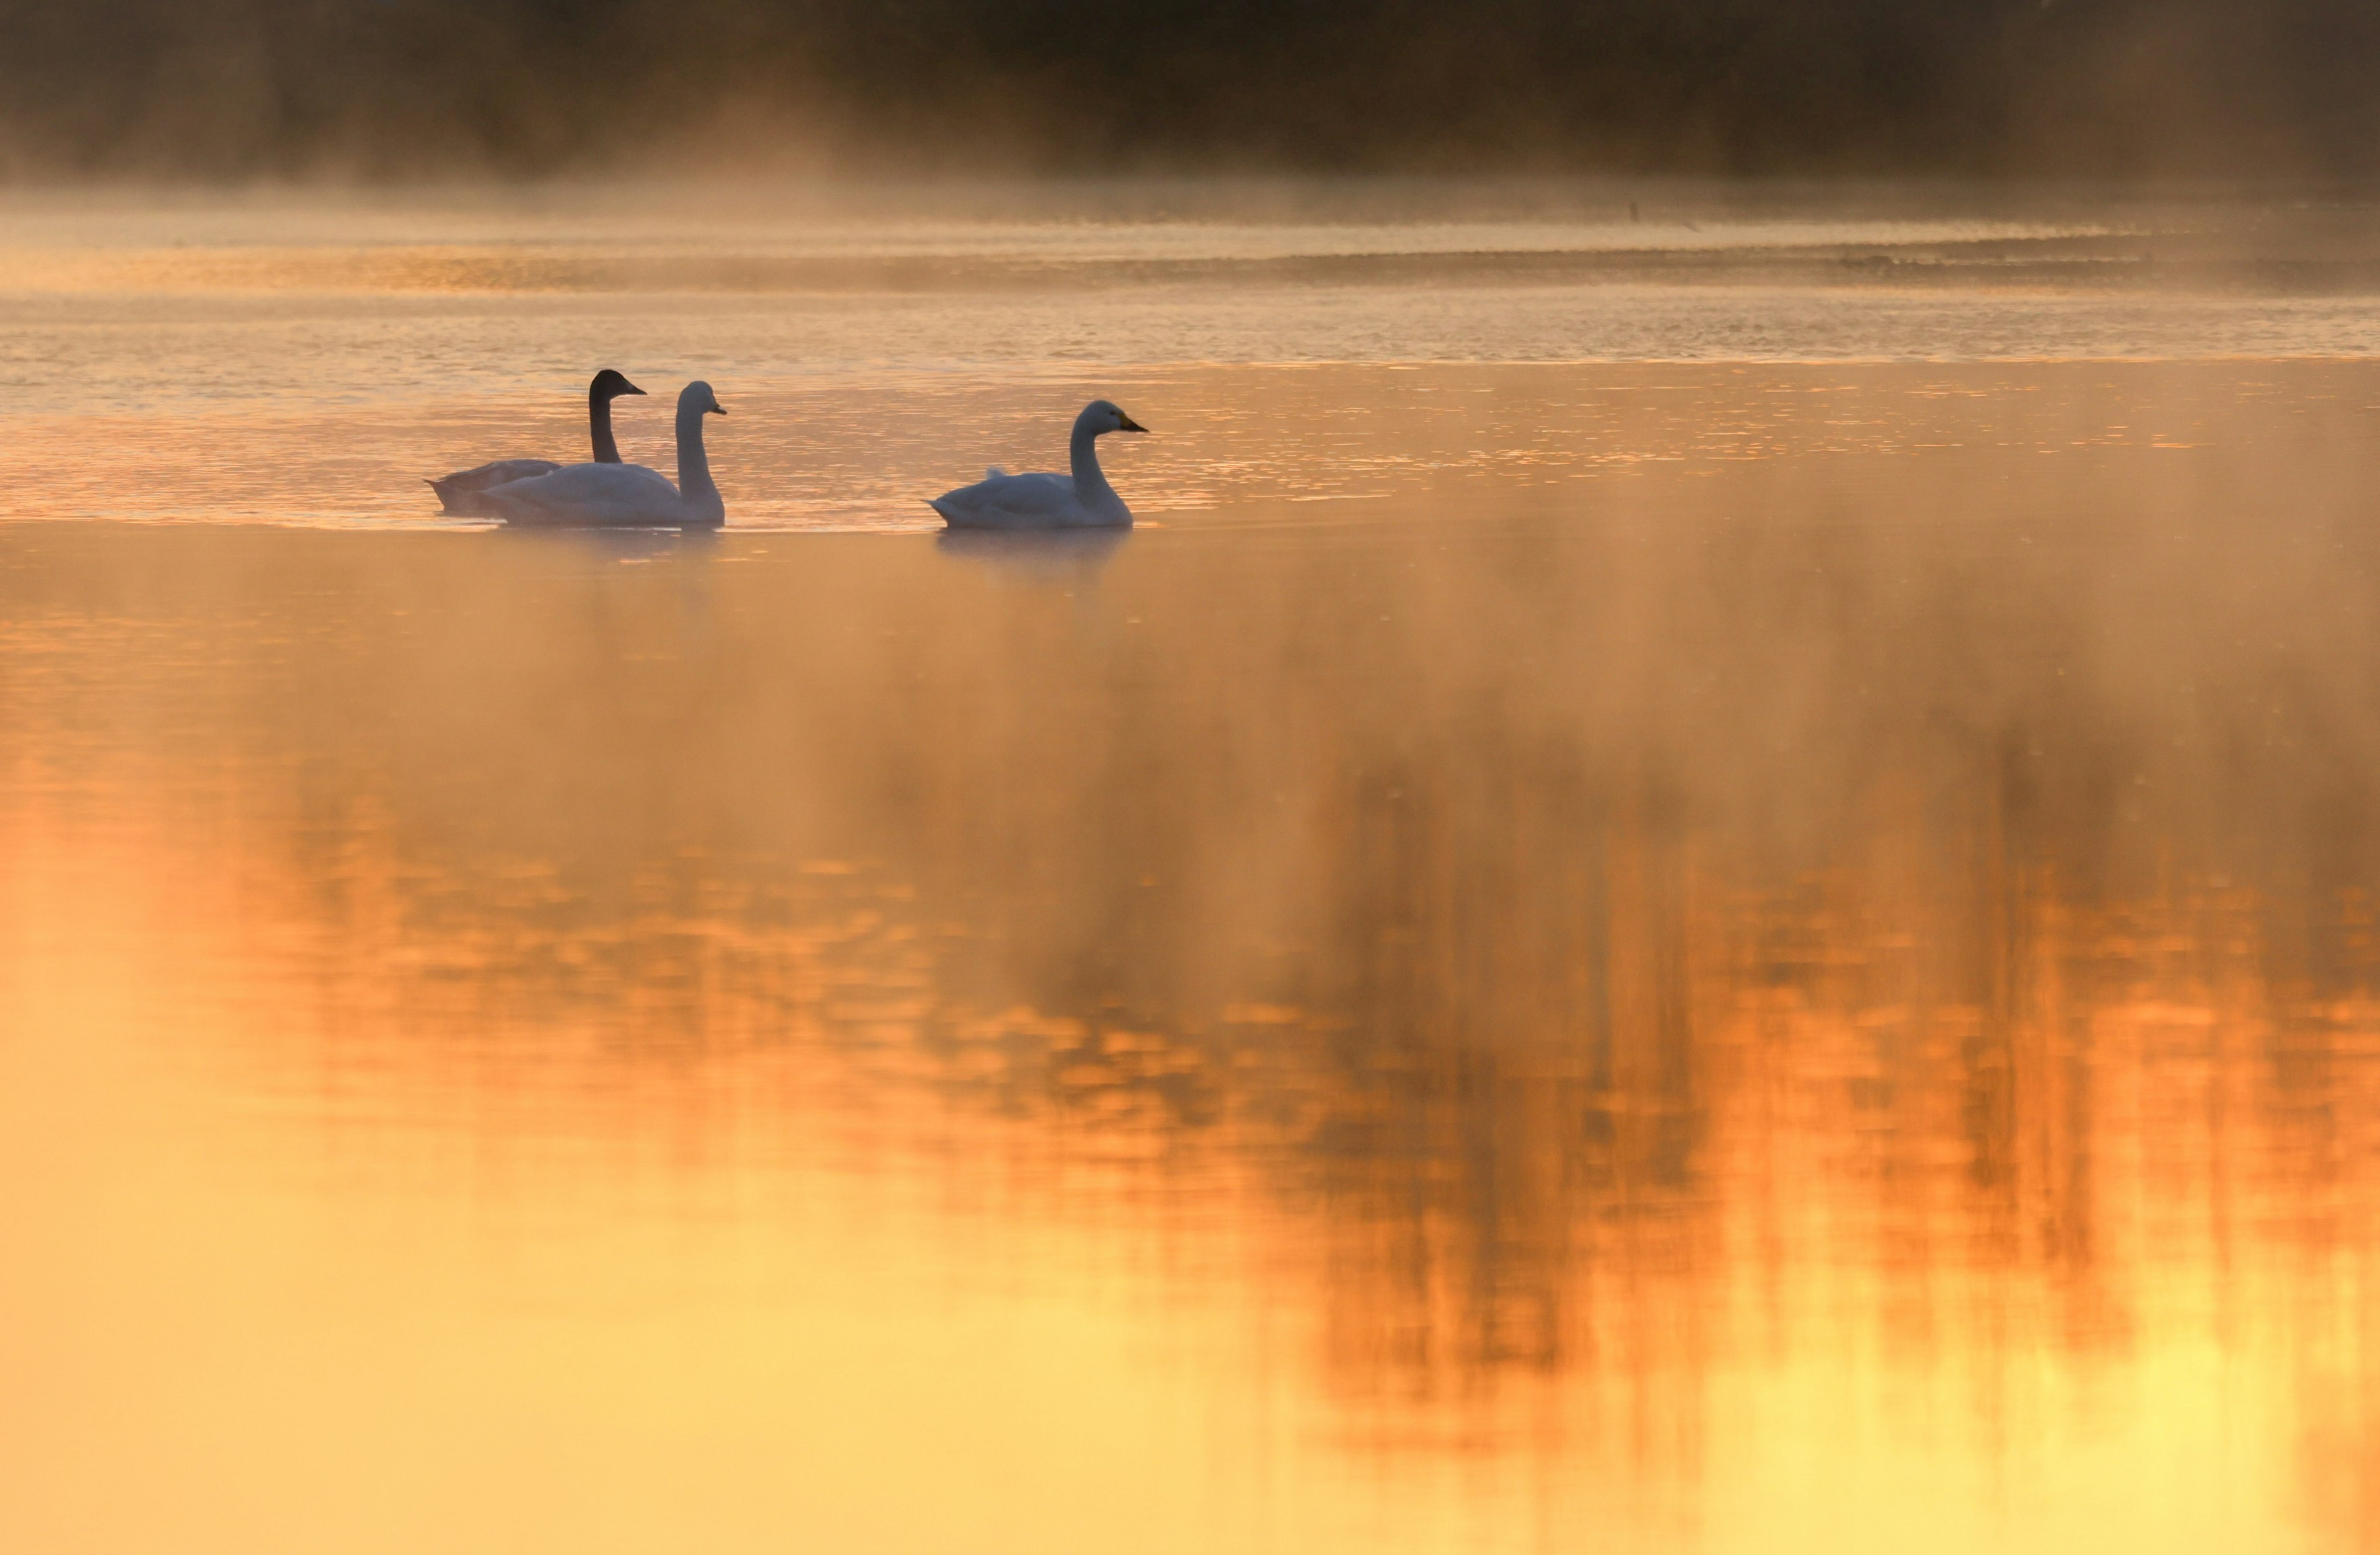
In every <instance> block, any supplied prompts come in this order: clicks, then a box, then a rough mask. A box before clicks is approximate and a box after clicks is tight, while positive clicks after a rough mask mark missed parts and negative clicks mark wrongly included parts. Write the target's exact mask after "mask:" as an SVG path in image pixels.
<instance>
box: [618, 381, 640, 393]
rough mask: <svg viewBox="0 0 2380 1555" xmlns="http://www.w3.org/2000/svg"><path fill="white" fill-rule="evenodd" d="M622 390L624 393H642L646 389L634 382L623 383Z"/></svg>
mask: <svg viewBox="0 0 2380 1555" xmlns="http://www.w3.org/2000/svg"><path fill="white" fill-rule="evenodd" d="M620 392H621V393H622V394H624V395H640V394H643V393H644V392H645V391H644V390H642V389H639V388H638V387H637V386H636V385H635V384H634V383H622V384H621V385H620Z"/></svg>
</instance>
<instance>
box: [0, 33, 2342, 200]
mask: <svg viewBox="0 0 2380 1555" xmlns="http://www.w3.org/2000/svg"><path fill="white" fill-rule="evenodd" d="M2374 67H2380V20H2375V19H2374V17H2373V15H2372V12H2371V9H2370V7H2369V6H2363V5H2359V4H2356V3H2355V0H2291V3H2289V4H2283V5H2273V4H2259V3H2256V0H2182V3H2179V4H2177V3H2174V0H2053V3H2050V4H2043V3H2041V0H1929V3H1927V4H1923V5H1910V4H1897V3H1884V0H1809V3H1806V4H1802V5H1797V6H1791V7H1790V8H1784V9H1780V8H1779V7H1776V6H1763V5H1755V4H1749V3H1747V0H1590V3H1585V4H1577V3H1570V0H1470V3H1469V4H1465V5H1462V6H1445V5H1439V6H1424V5H1416V4H1413V3H1411V0H1322V3H1310V4H1304V5H1295V6H1280V5H1269V6H1257V5H1245V4H1231V3H1217V0H1208V3H1204V4H1197V5H1190V4H1184V3H1179V0H1148V3H1146V4H1141V5H1136V6H1131V7H1129V8H1128V9H1111V8H1101V7H1097V6H1079V5H1075V6H1058V5H1042V4H1016V3H1014V0H905V3H904V4H901V5H897V6H882V5H861V4H852V3H833V0H670V3H667V4H664V3H662V0H572V3H555V0H490V3H487V4H480V5H473V6H455V5H450V4H445V3H443V0H375V3H370V4H362V3H336V4H319V3H313V0H196V3H188V0H178V3H170V4H169V3H167V0H90V3H86V4H80V5H76V6H55V5H44V4H40V3H38V0H13V3H11V4H9V5H7V6H0V159H5V160H0V171H6V172H9V173H13V174H14V175H16V176H23V177H35V178H44V179H56V178H74V177H78V176H92V175H96V176H117V177H120V176H171V177H189V176H196V177H200V178H212V179H225V178H230V179H242V178H254V177H260V176H261V177H287V176H298V177H304V178H316V179H320V178H325V177H328V178H334V179H335V178H340V177H348V176H362V177H367V178H384V177H391V176H395V177H410V178H418V177H422V176H442V175H445V176H453V175H456V174H461V175H466V176H480V175H491V174H492V175H499V176H524V175H546V174H552V173H555V172H565V171H569V172H580V173H585V172H615V171H621V170H626V169H638V168H641V169H644V170H647V171H650V170H651V169H653V168H654V167H656V166H664V165H666V166H675V167H679V168H683V169H688V170H693V171H697V172H699V171H702V170H706V169H707V170H710V171H713V172H716V171H720V170H722V169H724V170H729V171H752V170H756V169H759V170H768V171H778V172H782V171H785V170H788V169H807V170H817V169H820V168H834V169H840V170H843V171H846V172H859V173H863V174H882V173H884V172H887V171H890V170H894V169H909V170H916V169H918V168H926V169H939V170H953V169H955V170H962V171H980V170H983V169H986V168H991V167H1002V168H1007V169H1009V170H1012V171H1013V170H1019V169H1030V170H1039V171H1045V172H1046V171H1070V172H1085V171H1102V170H1105V171H1119V170H1120V171H1131V172H1150V171H1159V170H1173V171H1184V170H1189V171H1198V170H1206V171H1213V170H1247V169H1253V168H1262V169H1272V170H1282V169H1304V170H1308V171H1326V172H1348V171H1415V170H1421V171H1448V170H1462V171H1473V172H1477V171H1490V172H1493V171H1510V170H1512V169H1515V168H1537V169H1544V168H1560V169H1571V170H1577V169H1597V170H1604V171H1628V172H1696V173H1739V174H1740V173H1755V174H1767V175H1774V174H1792V173H1821V174H1843V173H1870V174H1873V173H1897V174H1910V173H1970V174H1972V173H1983V174H1988V175H2003V174H2008V173H2022V174H2031V175H2049V176H2074V175H2086V176H2088V175H2097V176H2106V175H2114V176H2142V175H2149V176H2160V175H2164V176H2170V175H2190V176H2208V175H2211V176H2230V177H2240V176H2248V177H2255V178H2259V179H2269V178H2271V177H2273V176H2300V177H2312V178H2316V179H2322V178H2337V177H2350V178H2356V177H2368V176H2369V175H2370V174H2371V172H2372V171H2373V168H2374V160H2373V159H2374V150H2375V147H2380V121H2375V118H2374V112H2375V110H2374V106H2373V103H2372V100H2371V94H2370V92H2369V91H2368V90H2366V83H2368V81H2369V80H2370V79H2371V78H2372V76H2373V74H2374Z"/></svg>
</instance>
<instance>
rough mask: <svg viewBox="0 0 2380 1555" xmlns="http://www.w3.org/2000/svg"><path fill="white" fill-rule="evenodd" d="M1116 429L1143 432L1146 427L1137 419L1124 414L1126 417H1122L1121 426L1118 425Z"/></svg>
mask: <svg viewBox="0 0 2380 1555" xmlns="http://www.w3.org/2000/svg"><path fill="white" fill-rule="evenodd" d="M1116 430H1117V431H1136V432H1145V431H1147V430H1148V429H1147V427H1144V426H1142V425H1141V424H1140V423H1139V422H1138V421H1135V420H1134V419H1132V418H1131V417H1129V416H1126V417H1125V418H1124V419H1123V426H1121V427H1119V428H1117V429H1116Z"/></svg>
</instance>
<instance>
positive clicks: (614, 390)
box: [587, 367, 645, 399]
mask: <svg viewBox="0 0 2380 1555" xmlns="http://www.w3.org/2000/svg"><path fill="white" fill-rule="evenodd" d="M587 392H588V393H589V394H590V395H594V396H595V397H596V398H597V399H618V398H619V397H620V396H621V395H640V394H643V393H644V392H645V391H644V390H642V389H639V388H638V387H637V386H636V385H635V384H634V383H629V382H628V380H627V378H626V377H625V375H624V374H623V373H622V372H621V371H620V370H619V369H618V368H616V367H607V368H605V369H604V370H603V371H601V372H599V373H597V374H596V375H595V382H593V383H589V384H588V385H587Z"/></svg>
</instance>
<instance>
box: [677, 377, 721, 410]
mask: <svg viewBox="0 0 2380 1555" xmlns="http://www.w3.org/2000/svg"><path fill="white" fill-rule="evenodd" d="M677 407H678V409H679V410H680V411H681V412H683V411H687V410H691V411H693V412H694V413H695V414H696V415H698V416H724V415H726V414H727V407H725V406H723V405H722V404H720V403H719V396H718V395H714V394H712V393H711V392H710V384H708V383H704V382H703V381H702V380H701V379H699V378H698V379H696V380H695V381H694V382H693V383H688V384H687V385H686V387H685V388H683V389H681V390H679V391H678V396H677Z"/></svg>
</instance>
